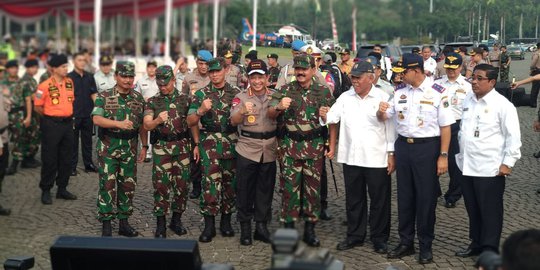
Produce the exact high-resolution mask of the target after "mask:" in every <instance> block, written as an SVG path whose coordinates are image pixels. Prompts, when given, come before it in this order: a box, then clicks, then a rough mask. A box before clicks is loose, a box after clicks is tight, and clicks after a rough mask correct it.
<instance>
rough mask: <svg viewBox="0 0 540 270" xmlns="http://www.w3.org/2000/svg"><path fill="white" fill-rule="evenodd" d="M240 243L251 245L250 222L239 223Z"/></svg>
mask: <svg viewBox="0 0 540 270" xmlns="http://www.w3.org/2000/svg"><path fill="white" fill-rule="evenodd" d="M240 244H241V245H242V246H251V244H252V241H251V222H241V223H240Z"/></svg>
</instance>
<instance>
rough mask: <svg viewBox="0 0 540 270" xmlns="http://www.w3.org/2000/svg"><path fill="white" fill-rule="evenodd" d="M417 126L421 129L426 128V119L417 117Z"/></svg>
mask: <svg viewBox="0 0 540 270" xmlns="http://www.w3.org/2000/svg"><path fill="white" fill-rule="evenodd" d="M416 125H417V126H418V127H420V128H422V127H424V117H421V116H418V117H416Z"/></svg>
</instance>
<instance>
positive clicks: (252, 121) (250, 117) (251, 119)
mask: <svg viewBox="0 0 540 270" xmlns="http://www.w3.org/2000/svg"><path fill="white" fill-rule="evenodd" d="M255 120H256V118H255V116H254V115H250V116H248V118H247V121H248V123H250V124H253V123H255Z"/></svg>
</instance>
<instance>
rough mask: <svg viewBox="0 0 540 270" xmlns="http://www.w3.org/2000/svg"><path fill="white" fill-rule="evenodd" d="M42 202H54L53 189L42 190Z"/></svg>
mask: <svg viewBox="0 0 540 270" xmlns="http://www.w3.org/2000/svg"><path fill="white" fill-rule="evenodd" d="M41 203H42V204H52V198H51V191H49V190H47V191H43V192H41Z"/></svg>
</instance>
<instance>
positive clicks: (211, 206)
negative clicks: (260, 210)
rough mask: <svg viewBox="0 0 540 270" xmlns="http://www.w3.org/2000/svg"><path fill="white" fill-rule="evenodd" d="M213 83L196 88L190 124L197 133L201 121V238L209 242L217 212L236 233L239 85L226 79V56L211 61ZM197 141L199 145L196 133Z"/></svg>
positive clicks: (223, 226)
mask: <svg viewBox="0 0 540 270" xmlns="http://www.w3.org/2000/svg"><path fill="white" fill-rule="evenodd" d="M208 66H209V68H208V70H209V73H210V80H211V83H210V84H209V85H208V86H206V87H204V88H202V89H200V90H197V92H195V94H194V95H193V97H192V99H191V105H190V106H189V116H188V118H187V121H188V124H189V126H190V127H192V130H193V131H194V132H193V133H194V134H197V133H198V127H199V126H198V123H199V121H200V123H201V124H202V129H203V130H201V136H200V137H201V138H200V147H201V149H200V157H201V161H202V168H203V180H202V191H203V194H202V196H200V200H201V213H202V215H203V216H204V230H203V232H202V234H201V235H200V236H199V241H201V242H210V241H212V238H213V237H214V236H215V235H216V229H215V218H214V217H215V216H216V215H218V214H219V213H221V214H222V215H221V223H220V230H221V234H222V235H223V236H226V237H232V236H234V230H233V229H232V227H231V214H232V212H233V210H234V205H235V199H236V196H235V163H236V160H235V157H236V151H235V149H234V145H235V144H236V142H237V140H238V136H237V134H236V128H234V127H232V126H231V125H230V123H229V118H230V111H231V108H232V101H233V98H234V96H235V95H236V94H238V93H240V89H239V88H237V87H235V86H232V85H230V84H228V83H227V82H226V81H225V69H224V60H223V58H218V59H214V60H212V61H210V62H209V63H208ZM194 139H195V145H198V141H197V139H198V138H197V137H196V136H194Z"/></svg>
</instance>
